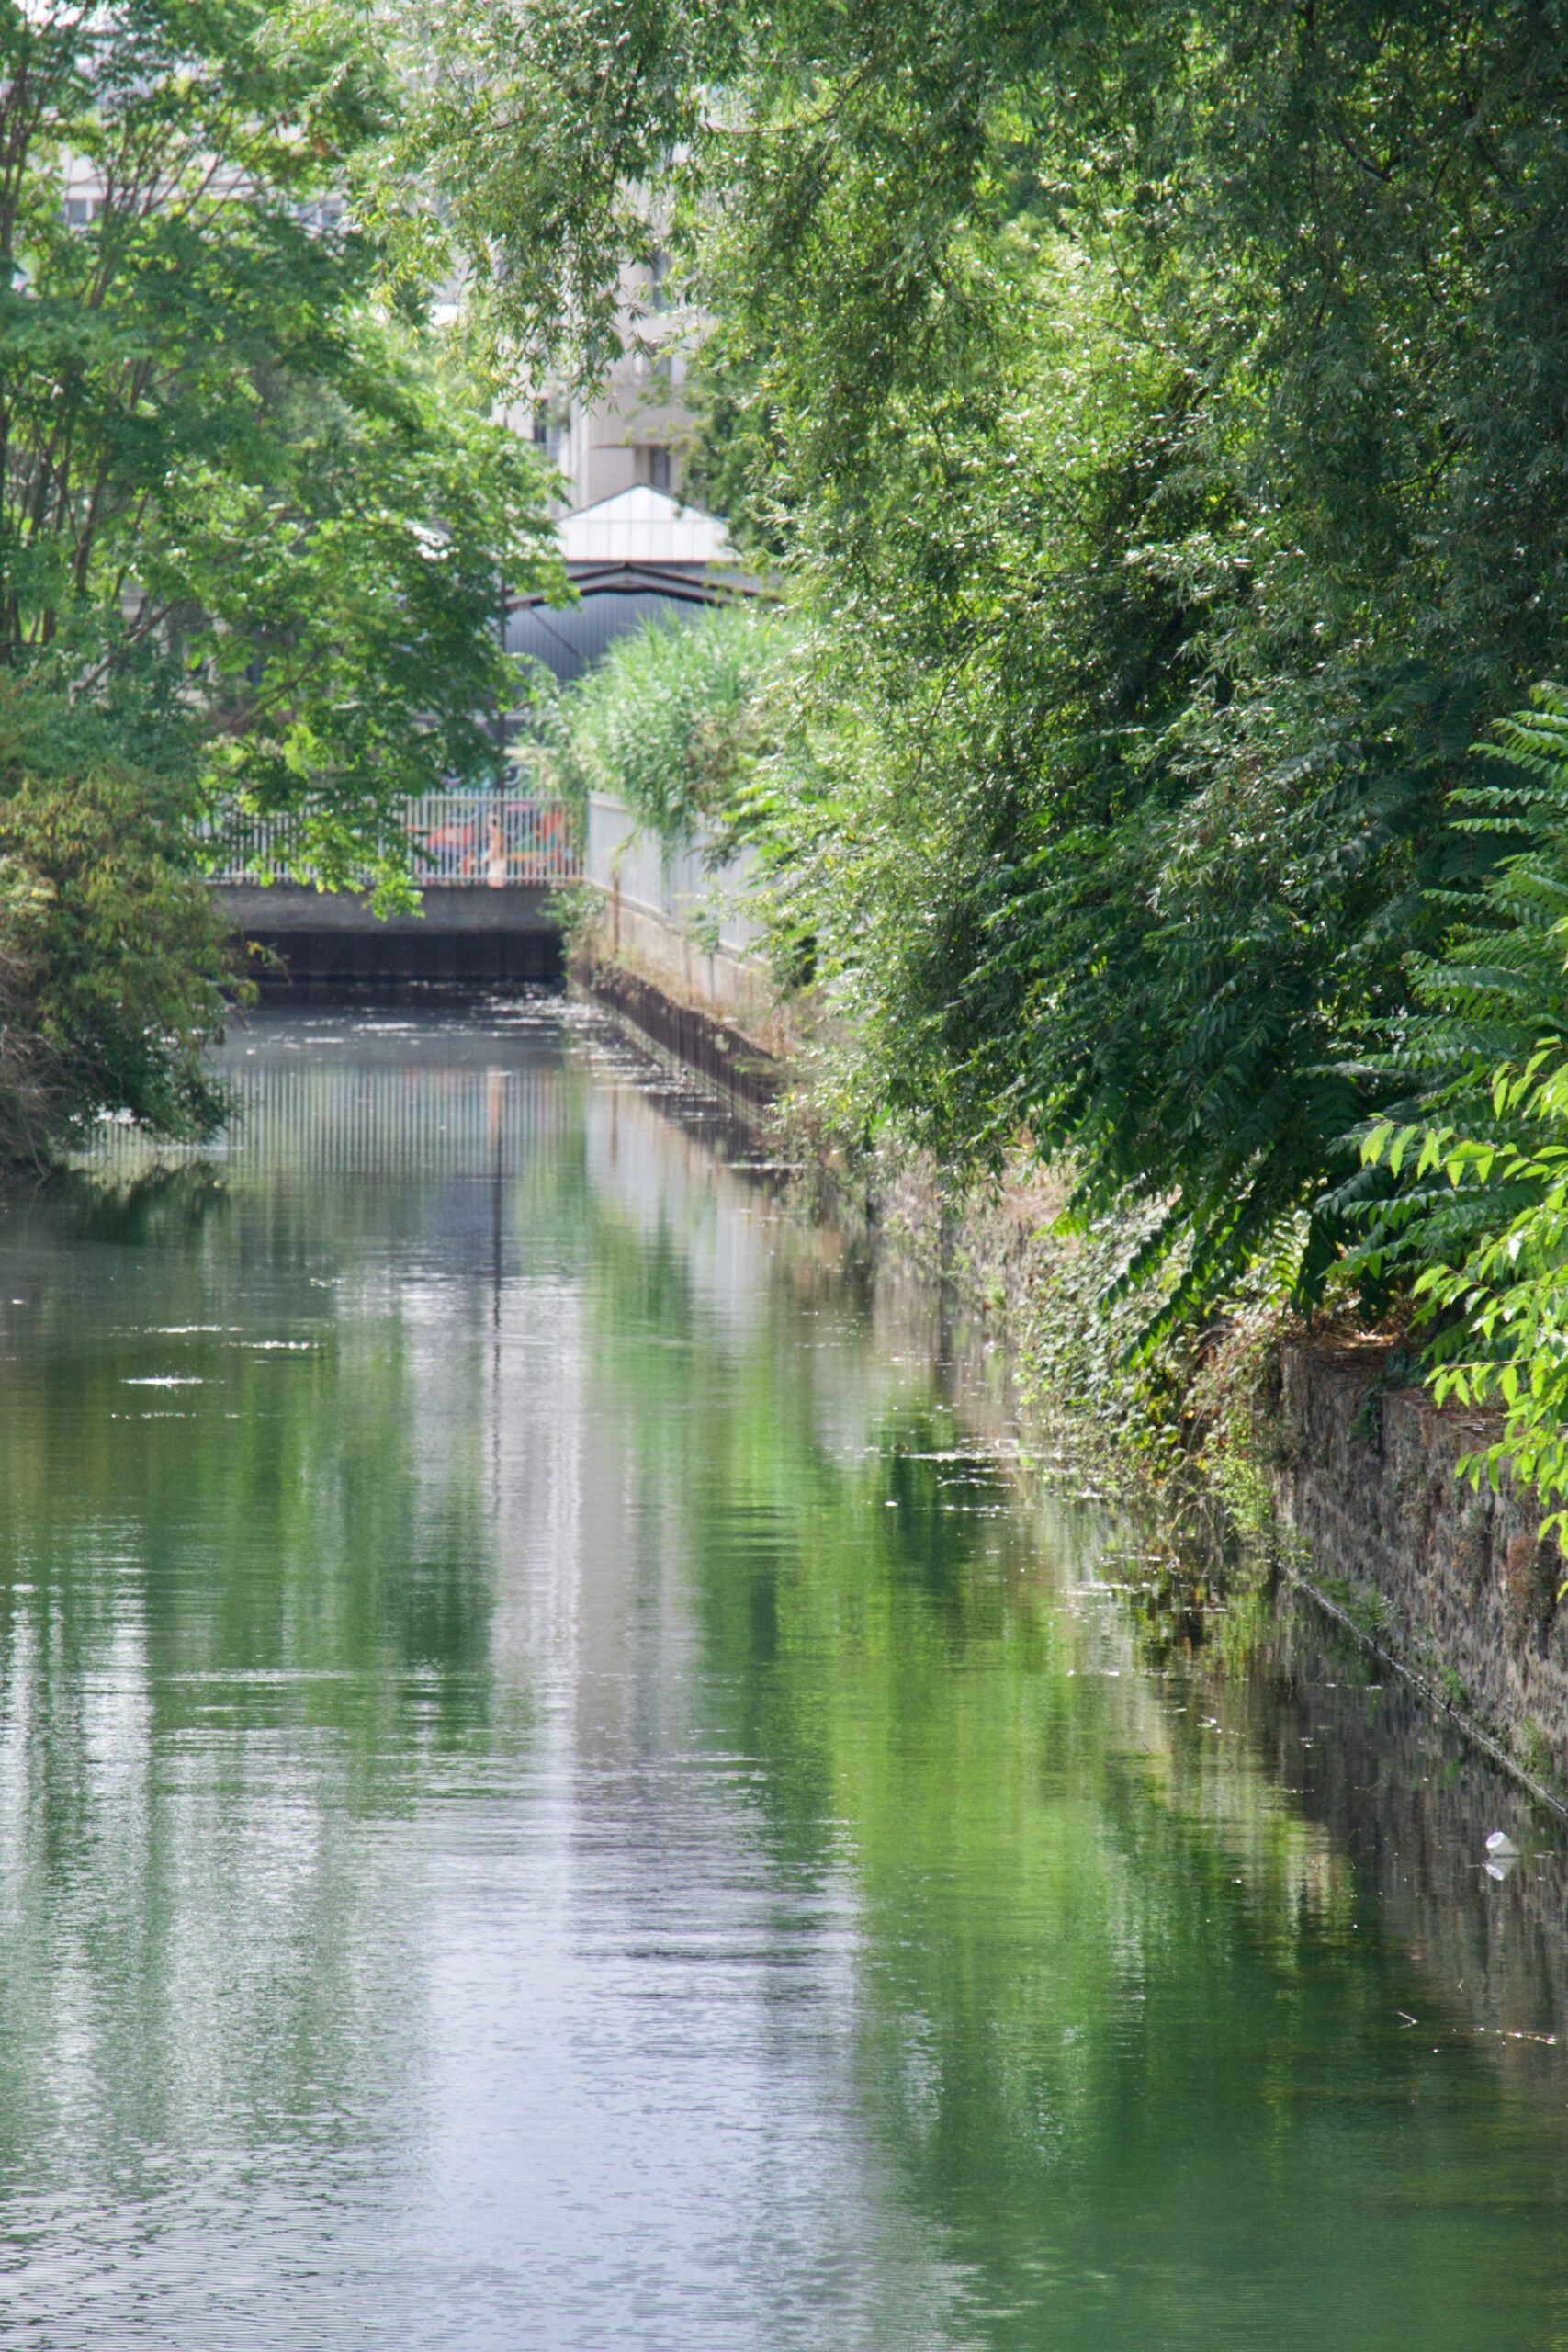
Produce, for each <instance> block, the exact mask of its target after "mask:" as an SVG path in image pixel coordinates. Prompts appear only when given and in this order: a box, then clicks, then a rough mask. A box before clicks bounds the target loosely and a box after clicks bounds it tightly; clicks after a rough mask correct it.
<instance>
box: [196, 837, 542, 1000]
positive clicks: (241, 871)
mask: <svg viewBox="0 0 1568 2352" xmlns="http://www.w3.org/2000/svg"><path fill="white" fill-rule="evenodd" d="M407 824H408V831H409V836H410V840H411V842H412V845H413V868H414V875H415V878H416V880H417V882H418V885H419V890H420V898H421V902H422V908H423V911H422V912H421V913H419V914H417V915H390V916H384V915H376V914H372V912H371V910H370V908H369V906H368V905H367V902H366V900H365V899H364V898H363V897H362V896H360V895H358V894H357V893H355V892H354V891H350V890H341V891H327V890H321V889H318V888H316V887H315V885H314V884H313V883H311V882H310V880H309V878H305V879H300V878H299V873H298V865H299V857H298V852H299V830H300V829H299V820H298V819H290V818H288V817H278V818H265V819H257V820H254V822H253V823H252V824H250V825H249V826H247V827H245V828H243V829H242V830H240V831H236V832H234V833H233V834H232V835H231V838H230V842H229V844H228V848H227V852H226V855H225V858H224V862H223V864H222V865H221V866H220V868H219V869H218V871H217V872H216V873H215V874H214V876H213V888H214V890H215V892H216V893H217V896H218V899H219V901H220V904H221V906H222V908H223V910H224V911H225V913H226V915H227V916H228V918H229V921H230V922H231V925H232V927H233V929H234V930H235V931H237V932H239V933H242V934H243V937H244V938H246V939H248V940H251V941H254V944H256V945H257V946H258V947H261V948H264V949H265V950H266V951H268V952H269V953H270V954H272V955H273V956H276V957H277V959H278V961H279V963H280V964H281V965H282V966H283V967H284V968H285V969H286V970H287V971H288V976H289V978H291V979H298V980H384V979H426V980H473V979H486V980H491V979H506V980H547V979H555V978H558V976H559V973H560V965H561V933H560V921H559V915H558V909H557V907H556V904H555V894H556V892H557V891H558V890H559V889H561V888H564V887H566V886H568V885H569V884H570V883H573V882H576V881H579V880H581V873H582V866H581V858H580V856H579V854H578V850H577V845H576V842H575V841H574V839H573V836H572V830H571V824H570V817H569V815H568V812H567V811H566V810H565V809H561V808H559V807H556V806H548V805H546V804H544V803H542V802H540V801H537V800H531V799H527V798H523V797H505V796H503V795H502V794H500V793H477V792H439V793H426V794H425V795H423V797H421V798H419V799H417V800H411V801H410V802H409V804H408V810H407Z"/></svg>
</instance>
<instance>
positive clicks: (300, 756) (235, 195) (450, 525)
mask: <svg viewBox="0 0 1568 2352" xmlns="http://www.w3.org/2000/svg"><path fill="white" fill-rule="evenodd" d="M375 33H376V28H375V27H374V25H373V24H372V23H371V22H370V21H369V20H368V19H366V18H364V17H360V16H359V15H358V14H357V12H356V11H355V10H354V9H353V8H352V7H351V6H343V7H339V6H335V5H333V0H325V4H324V5H300V6H292V5H285V6H276V5H268V0H225V5H224V6H222V7H220V8H213V7H209V6H205V5H202V0H109V5H108V6H104V7H101V8H94V9H85V8H81V7H78V6H74V5H73V0H42V5H32V0H26V5H17V0H0V680H3V682H4V684H5V689H6V691H5V698H4V703H3V705H0V725H5V726H6V727H8V728H9V729H11V730H12V732H11V736H10V739H9V741H8V742H7V743H6V746H5V748H6V751H7V752H9V753H10V756H9V758H8V760H7V761H6V763H5V764H4V765H3V767H0V774H3V775H4V776H5V777H6V779H7V780H8V788H9V789H10V790H11V792H12V794H13V798H12V801H11V802H10V804H9V805H8V808H7V809H6V810H4V811H0V829H3V830H4V831H5V836H6V854H8V855H9V856H10V857H11V858H12V859H13V860H16V859H20V860H21V861H22V864H23V865H24V866H28V858H29V841H30V840H31V838H32V835H33V832H34V831H36V825H37V823H38V822H40V821H41V820H39V817H38V811H37V809H36V808H34V806H33V804H32V803H31V802H29V801H28V799H27V796H26V792H25V791H24V789H23V786H22V784H21V782H20V781H19V779H21V778H22V777H23V776H24V775H26V776H28V777H31V778H33V779H34V780H35V781H36V779H37V778H38V777H39V775H47V776H48V779H49V786H50V789H51V791H59V792H62V793H67V792H68V791H69V790H70V789H71V788H72V787H73V785H74V786H75V787H76V788H79V789H80V791H81V793H82V795H83V796H84V805H86V804H87V803H89V802H91V801H92V800H93V797H94V795H95V793H97V792H99V789H100V786H101V785H102V782H103V779H105V778H107V777H108V776H109V775H113V777H114V778H115V783H114V786H113V793H112V795H111V798H112V799H113V802H114V805H115V806H116V807H117V808H118V809H120V811H121V816H122V817H123V820H124V821H125V823H126V824H127V826H128V827H129V829H130V834H137V833H138V831H139V829H140V830H145V829H146V828H149V827H150V828H152V831H153V832H155V833H156V835H157V841H158V844H159V845H158V847H157V849H156V851H155V853H154V852H153V851H152V849H151V847H150V848H149V854H150V855H154V856H155V860H161V861H164V863H166V865H168V867H169V869H170V871H171V872H172V871H173V870H174V869H175V868H176V867H181V868H183V869H185V870H186V871H187V872H188V871H189V870H192V869H193V868H194V865H195V864H196V863H197V860H198V858H199V855H200V851H201V834H202V831H203V828H204V827H206V828H207V829H208V830H209V831H210V830H211V829H212V828H214V827H220V826H221V823H222V821H223V820H224V818H225V815H226V813H227V812H231V811H236V812H238V813H240V814H241V815H242V816H243V815H246V814H254V813H257V812H260V813H263V814H266V813H273V812H276V811H281V810H288V811H291V812H294V813H295V814H296V815H297V816H298V817H299V820H300V822H299V828H298V830H297V832H296V835H295V838H296V840H297V842H298V844H299V859H300V861H301V863H302V864H305V865H309V866H310V868H311V869H312V870H313V871H315V872H316V873H318V874H319V875H320V876H321V877H322V878H323V879H324V880H325V881H327V882H329V883H341V882H343V881H345V880H348V879H351V878H354V879H367V880H368V881H369V882H370V883H371V884H372V885H373V886H374V887H375V888H377V889H378V891H379V893H380V894H381V896H382V898H383V899H397V898H399V897H400V895H401V896H403V897H406V893H407V888H408V882H407V849H406V842H405V839H404V834H403V830H402V825H401V822H400V813H399V804H400V800H401V798H402V797H403V796H405V795H406V794H409V793H413V792H418V791H421V790H424V789H427V788H430V787H432V786H438V785H440V784H442V783H444V782H446V781H448V780H449V779H450V778H452V777H453V776H454V775H456V776H460V777H463V778H465V779H467V778H468V777H470V776H471V775H475V774H476V773H479V774H489V773H490V772H491V768H492V766H493V763H494V760H495V757H496V755H497V754H496V749H495V746H496V736H497V730H496V729H495V725H494V718H493V714H494V710H495V707H496V705H497V703H498V701H500V700H501V699H502V698H503V697H505V696H506V695H507V693H508V691H509V688H510V684H511V679H510V670H509V665H508V662H507V661H506V658H505V656H504V655H503V653H502V650H501V646H500V642H499V633H498V629H497V619H498V606H499V599H500V594H501V591H502V587H503V586H505V585H520V584H525V583H527V582H535V583H537V582H540V581H542V580H544V579H546V578H547V577H548V575H549V559H548V558H547V555H546V553H545V549H546V548H547V535H548V526H547V521H546V516H545V498H546V492H547V481H546V479H545V477H544V476H543V474H542V472H541V471H540V469H538V466H537V462H536V458H535V457H534V454H533V453H532V451H531V450H529V449H527V448H526V447H525V446H524V445H522V444H521V443H519V442H518V441H517V440H516V439H515V438H514V437H513V435H511V434H509V433H508V432H507V431H506V430H505V429H504V428H503V427H502V426H501V425H499V424H491V423H490V422H488V421H487V420H486V416H485V414H484V405H483V401H482V398H481V396H480V395H479V393H478V392H477V391H476V390H473V389H471V388H470V387H469V386H468V384H466V383H465V382H463V381H462V380H461V379H459V377H458V375H457V371H456V369H455V368H454V367H452V366H451V365H450V364H449V362H448V360H447V358H446V356H444V351H443V346H442V345H441V344H440V342H439V340H438V338H437V337H436V336H435V335H434V333H433V332H432V331H431V330H430V329H429V328H428V327H427V326H426V325H425V324H424V323H423V320H424V315H425V311H426V307H427V296H428V292H429V288H428V286H412V285H409V284H407V283H406V282H405V283H403V284H402V286H401V290H400V293H399V294H398V296H397V299H396V300H394V299H393V296H392V294H391V292H390V290H389V288H390V285H391V270H390V265H389V258H388V254H387V250H386V244H385V241H384V239H382V238H381V237H380V236H379V235H378V233H376V232H373V231H372V230H371V229H370V228H368V227H367V225H365V224H366V220H367V219H368V216H369V213H370V211H371V210H372V209H373V208H372V205H371V203H370V200H369V197H368V195H367V194H365V193H363V191H362V183H363V182H364V181H365V179H366V177H367V175H369V174H370V173H371V172H372V171H373V169H374V167H375V165H376V163H377V159H378V156H379V155H380V153H381V152H382V150H383V148H384V146H385V142H386V141H387V139H388V137H389V133H390V131H391V130H392V129H393V127H394V124H395V120H396V109H397V104H398V97H397V91H396V88H395V85H394V84H393V82H392V80H391V78H390V76H389V71H388V69H387V67H386V65H385V63H384V62H383V61H382V58H381V56H380V53H379V48H378V42H377V40H376V38H375ZM405 275H406V274H405ZM53 739H57V740H58V743H59V745H60V746H62V747H69V746H75V747H77V751H79V752H80V756H81V757H82V759H83V760H84V762H85V764H84V766H83V767H82V768H81V769H80V770H79V771H76V772H75V773H74V775H72V774H71V773H70V772H68V771H67V770H66V769H65V768H64V767H62V765H61V761H60V758H59V757H57V756H56V754H55V753H54V752H51V751H49V750H48V745H49V743H50V741H51V740H53ZM40 746H41V747H43V749H42V750H41V751H40ZM74 755H75V753H74V752H73V756H74ZM40 760H41V766H40ZM95 779H96V781H95ZM28 788H29V789H30V786H29V787H28ZM17 796H19V797H17ZM108 805H109V804H108V802H105V803H104V806H105V808H106V809H107V806H108ZM117 821H118V820H117ZM151 840H152V835H151V834H149V835H148V841H149V843H150V842H151ZM83 854H84V855H89V853H88V851H87V850H86V848H85V836H84V848H83ZM44 863H45V864H47V858H46V859H45V860H44ZM28 870H29V871H30V870H31V867H30V866H28ZM28 887H29V888H30V885H29V886H28ZM25 895H26V893H25V892H24V896H25ZM90 895H91V894H89V897H90ZM154 895H155V894H154ZM83 903H84V906H85V905H86V904H87V901H86V900H85V901H84V902H83ZM94 903H96V901H95V902H94ZM140 903H141V905H142V908H143V911H144V912H145V911H150V910H151V906H152V899H143V900H142V901H141V902H140ZM121 911H122V912H123V911H124V910H123V909H122V910H121ZM117 921H118V918H117ZM89 928H91V925H89ZM156 930H157V926H156V924H154V926H153V932H154V933H156ZM133 931H134V926H132V930H131V931H130V932H126V933H125V934H124V937H123V940H121V939H120V934H119V933H118V931H116V932H115V933H114V938H113V939H112V940H111V936H110V933H109V932H108V931H100V932H99V933H98V934H97V939H96V948H97V952H101V953H102V954H103V955H104V956H107V957H108V958H109V963H107V964H106V965H105V967H104V969H103V972H102V973H101V974H100V979H101V980H103V981H104V982H105V986H102V987H99V988H98V989H97V992H96V996H95V998H94V1003H95V1004H96V1006H97V1011H96V1012H95V1011H93V1010H92V1009H91V1007H90V1006H89V1005H88V1003H87V1002H86V1001H85V1000H81V999H78V1000H76V1001H75V1013H74V1015H73V1017H74V1018H77V1019H79V1020H80V1021H82V1022H83V1023H86V1024H87V1025H88V1027H89V1028H90V1027H91V1025H92V1023H95V1022H96V1021H97V1020H98V1019H99V1018H100V1016H102V1015H103V1014H104V1008H105V1007H106V1006H107V998H108V994H112V989H109V990H108V991H107V993H106V987H107V976H108V974H109V971H110V968H111V966H112V965H113V959H114V957H115V956H117V955H118V954H119V953H120V947H121V946H123V948H124V951H125V955H126V956H132V953H133V950H134V955H136V956H142V957H143V964H142V966H141V967H136V970H137V971H139V972H140V978H135V977H134V975H133V966H132V963H131V962H126V963H124V964H123V966H122V967H120V968H121V969H122V977H123V978H125V980H126V983H127V986H128V987H130V989H131V996H130V1012H129V1013H128V1018H130V1019H131V1020H132V1021H135V1020H137V1019H140V1020H141V1022H142V1030H143V1035H144V1042H145V1046H146V1050H145V1053H144V1054H143V1056H142V1057H141V1059H140V1060H139V1059H138V1057H136V1056H135V1055H129V1056H128V1055H127V1054H125V1053H122V1052H121V1051H119V1050H118V1047H116V1048H114V1049H112V1050H106V1051H103V1052H96V1046H107V1032H106V1033H104V1035H102V1036H96V1046H94V1051H90V1052H89V1054H88V1057H87V1059H86V1060H85V1061H79V1062H78V1063H77V1065H76V1068H77V1077H78V1079H82V1078H83V1073H84V1072H85V1069H86V1068H87V1067H88V1064H89V1063H91V1065H92V1066H93V1067H96V1068H97V1069H99V1070H100V1071H101V1073H102V1078H103V1089H102V1093H101V1098H100V1099H101V1103H102V1104H103V1106H105V1107H110V1108H128V1109H130V1110H132V1111H133V1112H135V1113H137V1114H139V1115H143V1116H147V1117H150V1118H152V1119H155V1120H157V1121H159V1122H164V1120H165V1119H166V1118H167V1117H169V1116H173V1115H174V1111H175V1101H176V1098H177V1099H178V1100H179V1101H180V1102H182V1103H185V1104H186V1109H187V1110H189V1109H191V1108H192V1106H194V1105H195V1103H197V1092H193V1091H191V1088H190V1087H189V1086H188V1085H186V1081H185V1079H184V1078H179V1079H177V1080H176V1077H175V1069H176V1066H177V1067H179V1068H182V1069H183V1067H184V1065H183V1063H182V1062H181V1055H182V1054H183V1052H184V1051H185V1048H184V1047H183V1046H182V1047H178V1048H175V1054H174V1062H173V1063H170V1062H168V1061H166V1060H162V1061H161V1059H160V1052H161V1049H160V1048H159V1046H157V1045H156V1043H155V1042H154V1037H155V1035H156V1034H161V1032H160V1030H159V1024H160V1022H161V1020H162V1018H163V1012H161V1011H160V1007H163V1008H164V1009H165V1010H166V1000H167V996H168V992H169V991H170V990H171V989H172V990H173V991H174V993H175V995H177V994H178V993H179V990H180V988H181V986H182V985H183V982H182V980H181V979H180V978H179V977H178V976H177V975H176V974H175V972H174V971H173V970H172V968H166V967H164V966H162V965H161V964H159V957H160V956H162V955H163V954H164V953H165V952H166V953H167V954H168V955H169V956H176V954H177V942H176V941H175V938H174V937H173V936H172V935H171V936H165V937H162V938H161V939H157V940H155V939H154V936H153V933H148V934H146V935H143V936H140V937H137V938H135V939H133V937H132V933H133ZM54 936H55V934H53V933H50V934H49V935H48V938H47V939H44V938H39V939H36V940H35V942H34V947H35V949H36V951H37V952H38V953H41V954H43V955H44V956H45V958H46V961H47V958H48V956H49V954H51V953H52V948H51V945H50V944H49V943H50V941H51V940H53V939H54ZM115 941H119V944H118V945H117V944H115ZM187 944H188V946H189V949H190V955H191V958H192V961H191V966H190V976H191V990H192V991H193V992H192V993H188V994H187V995H186V998H185V999H184V1000H183V1001H184V1003H185V1006H186V1012H187V1013H192V1014H193V1017H194V1009H195V1007H196V1004H197V999H198V998H199V999H201V1001H202V1002H203V1003H204V1005H205V1008H206V1009H205V1011H204V1012H202V1013H201V1015H200V1017H199V1019H197V1022H196V1026H197V1028H198V1029H199V1028H200V1027H201V1026H202V1024H203V1023H209V1021H210V1018H211V1016H212V1012H213V1009H214V1006H215V1004H216V999H215V998H213V997H210V996H209V997H207V998H202V996H201V992H202V989H210V988H211V987H212V986H213V984H214V983H215V982H216V980H217V978H219V966H218V965H217V964H216V963H215V962H214V960H213V952H214V947H213V938H212V935H211V933H210V927H209V926H206V925H203V924H201V923H196V924H194V926H193V927H192V928H191V929H190V931H189V932H188V933H187ZM149 958H150V959H151V961H148V960H147V959H149ZM153 965H158V966H159V970H158V976H157V977H156V978H152V977H150V975H151V973H152V966H153ZM196 976H198V977H196ZM143 983H145V985H146V989H147V992H146V993H144V994H139V993H137V990H138V989H141V988H142V987H143ZM182 1021H183V1016H182ZM182 1021H176V1023H175V1028H176V1030H179V1031H181V1034H185V1032H184V1030H183V1028H182ZM190 1034H191V1035H194V1034H195V1033H194V1031H192V1032H191V1033H190ZM87 1042H88V1044H89V1045H90V1046H93V1045H94V1041H93V1040H92V1039H89V1040H87ZM95 1055H96V1058H95ZM186 1076H188V1071H187V1072H186ZM91 1093H92V1089H91V1087H90V1086H89V1087H86V1088H85V1091H82V1088H81V1087H80V1086H78V1085H76V1084H75V1083H74V1082H73V1085H71V1086H68V1087H67V1088H66V1089H65V1090H64V1091H63V1093H60V1092H59V1091H58V1090H51V1099H54V1100H59V1101H65V1100H70V1101H71V1102H72V1103H73V1105H74V1107H75V1109H76V1110H77V1111H81V1110H83V1109H85V1107H87V1104H88V1099H89V1097H90V1096H91ZM182 1115H183V1114H182Z"/></svg>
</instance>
